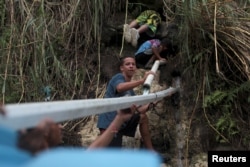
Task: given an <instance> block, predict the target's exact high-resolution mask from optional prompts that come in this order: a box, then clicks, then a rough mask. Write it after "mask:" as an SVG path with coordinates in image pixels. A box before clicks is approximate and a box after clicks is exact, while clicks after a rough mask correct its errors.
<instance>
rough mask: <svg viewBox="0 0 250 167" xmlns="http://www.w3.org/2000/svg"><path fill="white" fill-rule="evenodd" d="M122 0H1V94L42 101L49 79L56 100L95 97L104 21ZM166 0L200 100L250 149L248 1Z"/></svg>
mask: <svg viewBox="0 0 250 167" xmlns="http://www.w3.org/2000/svg"><path fill="white" fill-rule="evenodd" d="M131 5H132V2H131ZM125 6H126V0H121V1H117V0H110V1H101V0H88V1H79V0H77V1H71V0H65V1H59V0H54V1H45V0H36V1H28V0H22V1H14V0H10V1H3V0H0V11H1V15H0V19H1V27H0V32H1V35H0V50H1V59H0V63H1V66H0V70H1V72H0V76H1V79H0V86H1V88H2V96H1V102H2V103H3V104H6V103H20V102H29V101H43V100H44V98H45V93H44V91H43V90H44V88H46V87H50V88H51V89H52V92H51V99H52V100H59V99H60V100H68V99H75V98H83V96H84V95H87V94H88V93H90V92H95V97H98V96H99V95H100V92H101V91H100V89H99V87H100V85H101V80H100V70H101V69H100V63H101V62H100V57H101V54H100V52H101V40H102V39H101V34H102V31H103V29H102V27H103V26H104V23H108V22H109V21H112V19H111V18H115V14H116V12H117V11H121V10H124V8H125ZM132 6H133V5H132ZM142 6H143V5H142ZM163 6H164V12H165V13H164V14H165V16H166V20H167V21H168V22H174V23H176V24H177V25H178V27H179V35H178V36H177V37H176V38H175V41H174V42H175V43H176V44H178V47H179V52H178V55H177V56H178V57H179V59H181V60H182V64H183V67H182V68H183V74H182V75H183V76H185V75H186V74H187V73H191V75H192V78H194V81H195V82H194V83H193V84H195V86H194V88H195V90H192V91H193V92H194V95H197V97H201V98H199V99H200V100H199V101H198V103H197V106H199V104H203V109H204V111H205V112H204V113H206V114H207V116H208V117H207V118H208V122H209V123H210V122H211V126H212V127H213V128H214V129H216V133H217V136H218V137H217V139H218V141H220V142H222V141H223V142H224V141H227V142H229V143H233V142H234V141H235V137H238V138H241V139H242V140H241V141H242V142H241V143H240V144H242V146H244V147H245V148H248V149H249V148H250V145H249V143H250V140H249V139H250V134H249V133H246V131H245V130H244V129H248V128H249V124H250V117H249V115H250V113H249V112H250V110H249V106H250V86H249V85H250V83H249V80H250V58H249V53H250V42H249V41H250V33H249V29H250V9H249V6H250V1H249V0H217V1H216V0H163ZM96 67H98V68H97V69H98V70H96ZM200 95H202V96H200ZM209 120H210V121H209ZM242 129H243V130H242ZM220 136H224V137H225V138H226V140H225V138H224V139H223V140H221V137H220Z"/></svg>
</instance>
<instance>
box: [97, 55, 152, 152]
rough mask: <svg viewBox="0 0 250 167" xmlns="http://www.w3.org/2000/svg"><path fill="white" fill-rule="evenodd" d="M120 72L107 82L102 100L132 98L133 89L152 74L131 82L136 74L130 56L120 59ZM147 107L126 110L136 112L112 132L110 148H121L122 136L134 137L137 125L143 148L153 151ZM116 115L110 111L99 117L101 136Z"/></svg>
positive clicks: (98, 123)
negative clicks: (113, 135) (114, 133)
mask: <svg viewBox="0 0 250 167" xmlns="http://www.w3.org/2000/svg"><path fill="white" fill-rule="evenodd" d="M120 71H121V72H120V73H118V74H116V75H114V76H113V77H112V79H111V80H110V81H109V83H108V86H107V90H106V93H105V96H104V98H115V97H123V96H134V95H135V92H134V91H133V88H135V87H137V86H139V85H142V84H143V83H144V81H145V80H146V78H147V76H148V75H149V74H154V73H153V72H152V71H148V72H146V73H145V75H144V77H143V78H141V79H140V80H134V81H132V77H133V75H134V74H135V72H136V62H135V58H134V57H132V56H130V57H123V58H122V60H121V64H120ZM148 107H149V104H147V105H143V106H141V107H136V106H132V107H131V108H128V109H127V111H128V112H129V111H130V110H137V111H138V112H136V113H135V114H133V116H132V117H131V119H130V120H128V121H126V122H125V123H124V124H122V125H121V128H119V129H118V128H115V129H114V131H116V132H117V133H116V135H115V137H114V138H113V139H112V141H111V142H110V144H109V146H110V147H121V146H122V136H123V135H125V136H130V137H134V135H135V132H136V128H137V125H138V124H139V129H140V133H141V136H142V140H143V144H144V146H145V147H146V148H148V149H151V150H153V146H152V142H151V136H150V132H149V127H148V118H147V115H146V111H147V109H148ZM116 115H117V111H110V112H108V113H103V114H100V115H99V117H98V122H97V127H98V128H99V129H100V133H101V134H102V133H104V132H105V130H106V129H107V128H108V127H109V126H110V124H111V122H112V121H113V120H114V118H115V117H116Z"/></svg>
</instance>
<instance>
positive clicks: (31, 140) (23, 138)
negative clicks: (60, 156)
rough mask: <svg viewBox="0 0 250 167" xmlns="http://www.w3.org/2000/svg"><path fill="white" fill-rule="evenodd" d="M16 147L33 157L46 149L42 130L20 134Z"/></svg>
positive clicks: (46, 145)
mask: <svg viewBox="0 0 250 167" xmlns="http://www.w3.org/2000/svg"><path fill="white" fill-rule="evenodd" d="M18 147H19V148H20V149H22V150H26V151H28V152H30V153H31V154H32V155H35V154H37V153H39V152H41V151H44V150H46V149H47V148H48V143H47V141H46V138H45V135H44V130H43V129H32V130H31V131H29V132H24V133H20V136H19V140H18Z"/></svg>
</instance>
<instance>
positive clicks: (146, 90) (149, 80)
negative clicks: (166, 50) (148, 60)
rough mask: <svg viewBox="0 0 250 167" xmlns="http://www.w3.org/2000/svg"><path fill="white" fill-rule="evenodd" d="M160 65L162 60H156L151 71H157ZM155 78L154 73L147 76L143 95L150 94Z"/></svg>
mask: <svg viewBox="0 0 250 167" xmlns="http://www.w3.org/2000/svg"><path fill="white" fill-rule="evenodd" d="M159 65H160V61H159V60H156V61H155V62H154V65H153V66H152V68H151V71H153V72H154V73H156V71H157V70H158V68H159ZM153 80H154V75H153V74H149V75H148V77H147V78H146V80H145V82H144V84H143V95H147V94H149V90H150V87H151V84H152V81H153Z"/></svg>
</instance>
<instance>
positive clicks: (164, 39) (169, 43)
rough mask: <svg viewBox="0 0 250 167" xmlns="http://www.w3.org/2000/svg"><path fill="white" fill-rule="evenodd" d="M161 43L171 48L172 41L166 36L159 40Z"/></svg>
mask: <svg viewBox="0 0 250 167" xmlns="http://www.w3.org/2000/svg"><path fill="white" fill-rule="evenodd" d="M161 45H162V46H166V47H167V48H169V49H170V48H172V43H171V41H170V40H169V39H167V38H163V39H162V40H161Z"/></svg>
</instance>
